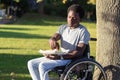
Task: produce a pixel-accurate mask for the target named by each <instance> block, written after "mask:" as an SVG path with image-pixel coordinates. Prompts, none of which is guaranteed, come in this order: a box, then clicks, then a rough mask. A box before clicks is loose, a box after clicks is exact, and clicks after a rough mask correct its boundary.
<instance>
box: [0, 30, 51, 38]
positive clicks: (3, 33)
mask: <svg viewBox="0 0 120 80" xmlns="http://www.w3.org/2000/svg"><path fill="white" fill-rule="evenodd" d="M0 37H2V38H25V39H29V38H30V39H49V38H50V36H45V35H37V34H27V33H20V32H9V31H0Z"/></svg>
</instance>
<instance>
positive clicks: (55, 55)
mask: <svg viewBox="0 0 120 80" xmlns="http://www.w3.org/2000/svg"><path fill="white" fill-rule="evenodd" d="M45 57H46V58H49V59H53V60H56V59H60V56H59V55H57V54H49V55H46V56H45Z"/></svg>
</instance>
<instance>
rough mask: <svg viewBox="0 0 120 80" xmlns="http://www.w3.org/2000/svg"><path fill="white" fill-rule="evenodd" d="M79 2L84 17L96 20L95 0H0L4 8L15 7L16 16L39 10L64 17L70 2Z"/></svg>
mask: <svg viewBox="0 0 120 80" xmlns="http://www.w3.org/2000/svg"><path fill="white" fill-rule="evenodd" d="M75 3H77V4H80V5H81V6H82V7H83V8H84V9H85V12H86V16H85V18H84V19H86V20H94V21H95V20H96V5H95V3H96V0H0V8H3V7H1V5H3V4H4V8H6V9H7V8H8V7H9V6H14V7H15V6H16V7H17V10H16V11H17V13H16V15H17V16H21V15H22V14H23V13H25V12H39V14H40V15H43V14H45V15H53V16H62V17H66V12H67V8H68V7H69V6H70V5H71V4H75Z"/></svg>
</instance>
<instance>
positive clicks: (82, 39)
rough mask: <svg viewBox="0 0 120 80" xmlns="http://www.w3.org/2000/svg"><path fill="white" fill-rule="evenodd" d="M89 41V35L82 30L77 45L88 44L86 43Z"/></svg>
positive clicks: (86, 31)
mask: <svg viewBox="0 0 120 80" xmlns="http://www.w3.org/2000/svg"><path fill="white" fill-rule="evenodd" d="M89 40H90V34H89V32H88V30H87V29H84V30H83V31H82V32H81V35H80V40H79V43H85V44H88V43H89Z"/></svg>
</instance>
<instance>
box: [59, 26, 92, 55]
mask: <svg viewBox="0 0 120 80" xmlns="http://www.w3.org/2000/svg"><path fill="white" fill-rule="evenodd" d="M57 33H59V34H60V35H61V51H62V52H65V53H68V52H70V51H72V50H75V49H76V47H77V45H78V44H79V43H84V44H88V43H89V40H90V34H89V32H88V30H87V29H86V28H85V27H84V26H82V25H80V26H79V27H77V28H75V29H70V27H69V26H68V25H61V26H60V28H59V30H58V31H57Z"/></svg>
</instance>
